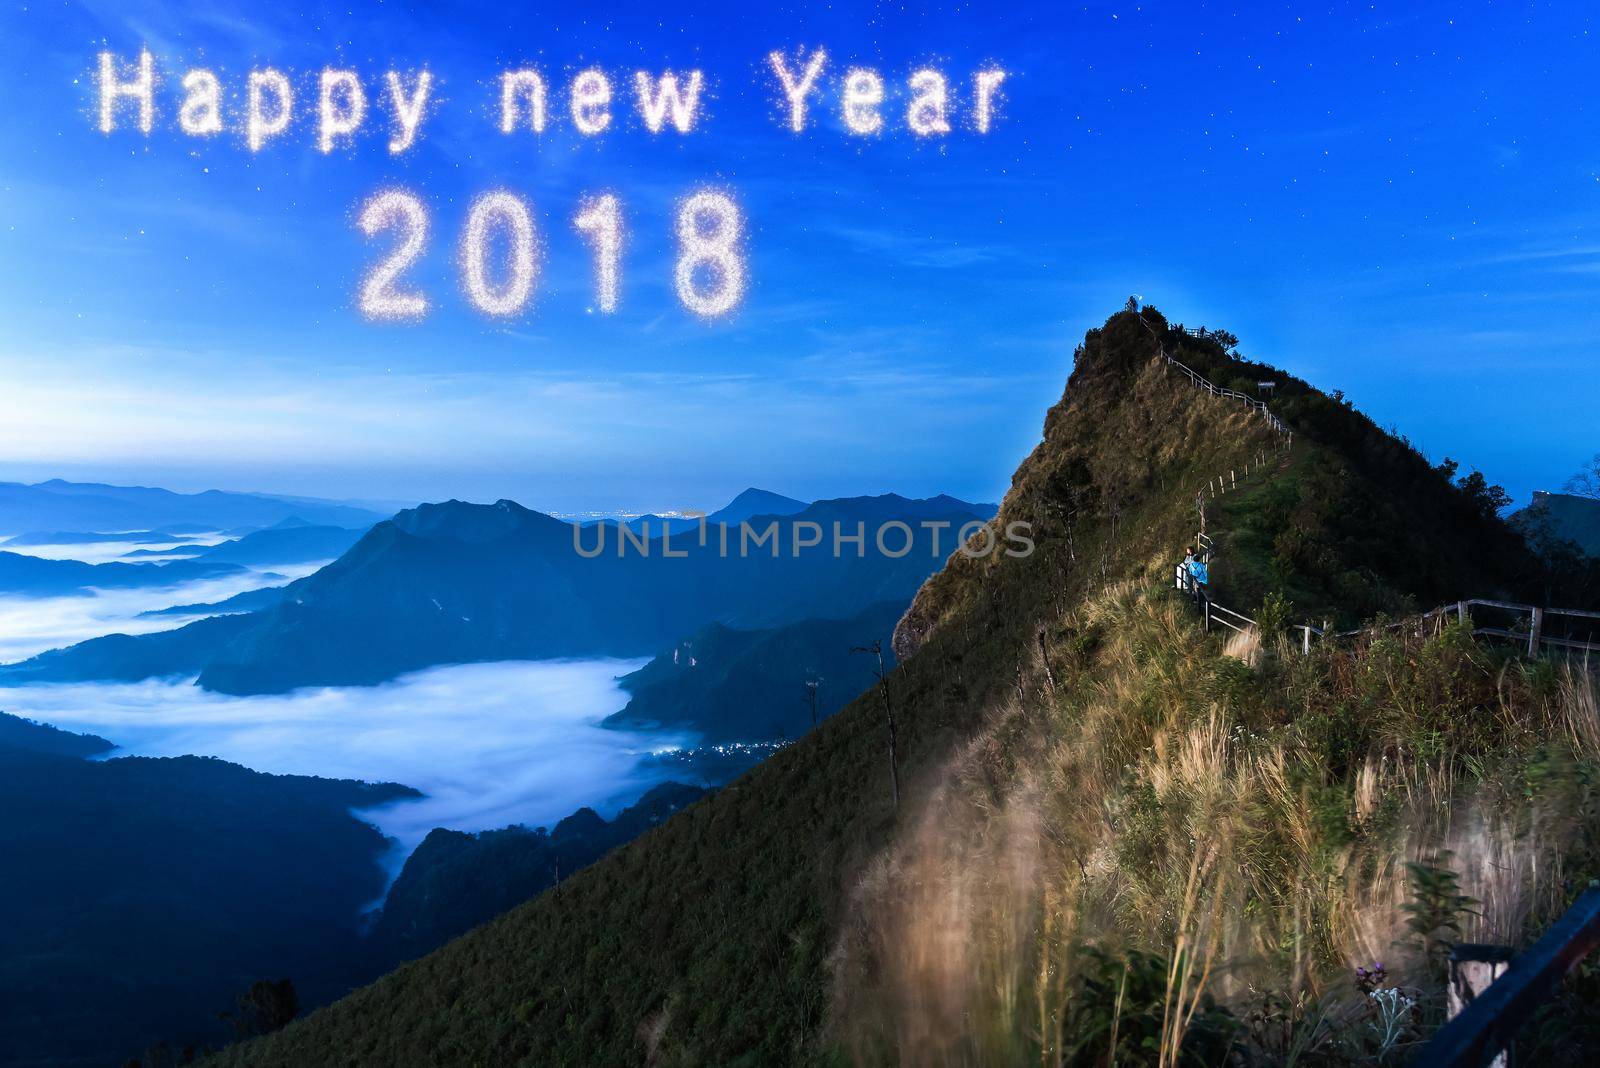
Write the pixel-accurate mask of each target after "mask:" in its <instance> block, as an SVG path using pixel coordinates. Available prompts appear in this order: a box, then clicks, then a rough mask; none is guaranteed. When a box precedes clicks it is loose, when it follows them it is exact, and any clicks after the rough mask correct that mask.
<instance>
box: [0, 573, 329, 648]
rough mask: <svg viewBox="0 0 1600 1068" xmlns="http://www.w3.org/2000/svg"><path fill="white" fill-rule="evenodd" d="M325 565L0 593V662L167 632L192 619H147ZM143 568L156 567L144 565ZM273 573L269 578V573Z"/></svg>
mask: <svg viewBox="0 0 1600 1068" xmlns="http://www.w3.org/2000/svg"><path fill="white" fill-rule="evenodd" d="M327 562H328V561H326V560H318V561H314V562H309V563H304V564H289V565H285V566H281V567H273V568H270V569H269V573H263V572H260V571H241V572H239V573H238V574H234V575H227V576H225V577H222V578H215V579H204V580H201V581H198V582H183V583H177V584H175V585H172V586H160V587H151V588H147V589H129V590H86V591H84V592H83V593H79V594H69V595H64V596H59V597H21V596H16V595H14V594H0V663H4V664H9V663H11V662H13V661H16V660H25V659H27V658H28V657H30V656H34V655H35V654H38V653H42V652H44V651H45V650H46V649H56V648H59V647H61V646H63V645H71V644H73V643H74V642H81V641H85V640H87V639H89V638H98V637H100V636H101V635H102V634H149V633H151V632H153V631H158V630H172V629H173V628H174V627H181V626H183V625H184V624H185V623H189V622H192V621H193V620H195V619H198V618H199V617H198V616H150V617H147V618H144V619H141V618H139V616H140V613H142V612H150V611H158V610H160V609H163V608H171V607H173V606H174V605H181V604H209V603H212V602H215V601H221V600H224V599H225V598H228V597H232V596H233V595H234V594H236V593H244V592H245V591H246V590H254V589H259V588H260V587H262V586H281V585H282V584H283V583H284V582H286V581H289V580H291V579H297V578H300V577H301V576H303V575H309V574H311V573H312V572H313V571H315V570H317V569H318V568H320V567H322V566H323V565H324V564H326V563H327ZM146 566H149V567H154V566H156V565H154V564H149V565H146ZM271 573H275V574H271Z"/></svg>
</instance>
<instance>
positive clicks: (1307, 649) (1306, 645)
mask: <svg viewBox="0 0 1600 1068" xmlns="http://www.w3.org/2000/svg"><path fill="white" fill-rule="evenodd" d="M1300 651H1301V652H1302V653H1305V654H1306V655H1307V656H1310V655H1311V624H1310V623H1307V624H1306V625H1305V626H1303V627H1301V628H1300Z"/></svg>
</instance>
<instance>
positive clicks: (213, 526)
mask: <svg viewBox="0 0 1600 1068" xmlns="http://www.w3.org/2000/svg"><path fill="white" fill-rule="evenodd" d="M295 516H298V517H300V518H301V519H303V520H305V521H306V522H309V523H313V524H317V525H322V526H335V527H363V528H364V527H368V526H371V525H372V524H373V523H375V522H377V521H378V520H380V519H382V518H383V517H384V513H383V512H380V511H375V510H373V509H370V508H364V507H360V506H358V505H354V504H347V503H344V502H341V501H324V500H317V499H315V498H308V497H276V496H272V495H270V494H263V493H229V492H225V491H222V490H206V491H205V492H204V493H174V492H172V491H171V490H164V489H155V488H152V487H148V486H111V485H105V484H103V483H97V482H67V481H65V480H63V479H59V478H57V479H51V480H50V481H48V482H38V483H35V484H33V485H25V484H23V483H20V482H0V533H7V534H25V533H27V532H30V531H64V532H71V533H85V532H116V531H145V532H148V531H152V530H167V531H170V530H173V529H174V525H178V528H177V529H180V530H186V531H187V532H195V531H196V530H227V529H230V528H233V527H269V526H272V525H273V524H274V523H278V522H281V521H283V520H285V519H289V518H291V517H295Z"/></svg>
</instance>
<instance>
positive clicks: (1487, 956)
mask: <svg viewBox="0 0 1600 1068" xmlns="http://www.w3.org/2000/svg"><path fill="white" fill-rule="evenodd" d="M1509 967H1511V949H1510V947H1508V946H1488V945H1481V944H1478V943H1473V942H1463V943H1461V944H1460V945H1458V946H1456V947H1455V948H1454V949H1452V950H1451V951H1450V982H1449V984H1448V986H1447V987H1446V989H1445V1001H1446V1005H1447V1008H1448V1016H1447V1017H1446V1018H1447V1019H1451V1020H1454V1019H1455V1018H1456V1017H1457V1016H1460V1015H1461V1013H1462V1012H1463V1011H1464V1010H1465V1009H1466V1007H1467V1006H1468V1005H1471V1004H1472V1003H1473V1002H1474V1001H1475V1000H1477V997H1478V995H1479V994H1482V993H1483V992H1484V991H1485V990H1487V989H1489V984H1490V983H1492V982H1494V981H1495V980H1496V979H1498V978H1500V976H1502V975H1504V974H1505V970H1506V969H1507V968H1509ZM1489 1064H1490V1065H1491V1068H1506V1055H1505V1053H1503V1052H1502V1053H1501V1054H1500V1055H1499V1056H1497V1057H1496V1058H1495V1059H1494V1060H1492V1061H1490V1062H1489Z"/></svg>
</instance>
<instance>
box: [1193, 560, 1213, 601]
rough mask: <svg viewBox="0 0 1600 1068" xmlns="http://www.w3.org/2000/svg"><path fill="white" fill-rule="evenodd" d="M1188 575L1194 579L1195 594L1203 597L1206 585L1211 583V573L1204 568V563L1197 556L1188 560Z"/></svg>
mask: <svg viewBox="0 0 1600 1068" xmlns="http://www.w3.org/2000/svg"><path fill="white" fill-rule="evenodd" d="M1189 574H1190V575H1192V576H1193V577H1194V584H1195V588H1196V592H1197V593H1200V594H1202V595H1204V594H1205V592H1206V583H1208V582H1210V581H1211V571H1210V569H1209V568H1207V567H1206V562H1205V561H1204V560H1202V559H1200V558H1199V557H1198V556H1196V557H1192V558H1190V560H1189Z"/></svg>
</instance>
